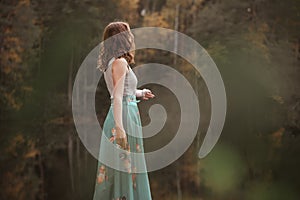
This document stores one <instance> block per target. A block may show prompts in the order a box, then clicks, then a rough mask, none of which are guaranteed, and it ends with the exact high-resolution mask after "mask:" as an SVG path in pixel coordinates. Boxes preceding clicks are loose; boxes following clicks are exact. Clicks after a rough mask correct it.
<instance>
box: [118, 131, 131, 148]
mask: <svg viewBox="0 0 300 200" xmlns="http://www.w3.org/2000/svg"><path fill="white" fill-rule="evenodd" d="M116 143H117V144H118V145H119V146H120V147H121V148H122V149H125V150H127V149H128V147H129V146H128V142H127V136H126V133H125V131H124V130H123V129H121V128H119V127H116Z"/></svg>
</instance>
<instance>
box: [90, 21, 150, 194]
mask: <svg viewBox="0 0 300 200" xmlns="http://www.w3.org/2000/svg"><path fill="white" fill-rule="evenodd" d="M112 36H114V37H112ZM102 40H103V42H104V41H105V42H104V43H103V46H102V48H100V55H99V60H98V68H99V69H100V70H101V71H103V73H104V79H105V82H106V86H107V89H108V91H109V93H110V100H111V105H110V108H109V111H108V113H107V116H106V118H105V121H104V124H103V131H102V136H101V144H100V150H99V158H100V157H101V159H99V161H98V165H97V174H96V179H95V191H94V197H93V200H149V199H152V198H151V191H150V184H149V179H148V174H147V172H146V171H145V172H143V173H137V167H140V166H138V165H145V160H144V156H142V158H143V159H141V157H138V158H137V157H134V156H132V155H131V154H132V153H139V154H140V155H143V154H144V145H143V140H142V139H143V138H142V128H141V119H140V116H139V109H138V106H137V103H138V102H139V101H140V100H137V98H140V99H142V100H148V99H150V98H153V97H154V94H152V92H151V91H150V90H149V89H142V90H141V89H137V81H138V80H137V77H136V76H135V73H134V72H133V70H132V69H131V67H130V65H129V64H132V63H134V48H135V44H134V36H133V34H132V33H131V31H130V26H129V24H128V23H126V22H122V21H117V22H111V23H109V24H108V25H107V26H106V27H105V29H104V32H103V36H102ZM106 41H107V42H106ZM108 143H109V145H110V144H113V145H115V148H116V149H117V148H119V149H122V150H123V151H124V150H125V151H126V152H127V153H125V154H122V153H119V152H118V151H116V152H118V153H113V154H111V150H109V148H107V147H108ZM137 159H140V160H137ZM102 160H108V161H112V160H113V161H114V162H112V163H114V166H115V167H112V166H109V165H107V164H106V163H105V162H101V161H102ZM116 163H117V165H119V166H116ZM118 167H120V168H122V169H125V171H124V170H119V169H118Z"/></svg>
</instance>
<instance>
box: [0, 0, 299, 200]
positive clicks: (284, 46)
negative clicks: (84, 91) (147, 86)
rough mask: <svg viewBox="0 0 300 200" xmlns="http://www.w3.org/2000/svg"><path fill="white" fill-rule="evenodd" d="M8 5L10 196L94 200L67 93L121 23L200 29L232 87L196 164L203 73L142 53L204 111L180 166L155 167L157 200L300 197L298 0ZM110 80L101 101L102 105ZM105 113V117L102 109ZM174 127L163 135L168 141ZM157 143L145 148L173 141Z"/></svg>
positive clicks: (5, 105) (3, 93)
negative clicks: (175, 73)
mask: <svg viewBox="0 0 300 200" xmlns="http://www.w3.org/2000/svg"><path fill="white" fill-rule="evenodd" d="M0 8H1V19H0V20H1V24H0V27H1V33H0V44H1V48H0V52H1V59H0V78H1V79H0V81H1V85H0V112H1V117H0V119H1V124H0V131H1V135H0V142H1V147H0V149H1V151H2V152H3V154H2V155H1V157H0V158H1V166H0V169H1V170H0V175H1V183H0V185H1V189H0V191H1V195H0V198H1V199H88V198H91V196H92V192H93V186H94V185H93V184H94V182H93V180H94V178H93V176H94V171H95V170H93V167H96V165H95V166H93V165H94V164H95V159H93V158H91V157H90V156H89V154H88V153H87V151H86V150H85V148H84V147H83V146H82V145H81V143H80V140H79V139H78V137H77V135H76V131H75V129H74V125H73V122H72V114H71V108H70V101H71V98H70V94H71V92H72V91H71V90H72V83H73V81H74V78H75V75H76V72H77V69H78V67H79V66H80V64H81V62H82V60H83V59H84V57H85V56H86V54H87V53H88V52H89V51H90V50H91V49H92V48H93V47H94V46H96V45H97V44H98V43H99V42H100V39H101V37H102V35H101V34H102V31H103V29H104V27H105V26H106V25H107V24H108V23H109V22H111V21H114V20H118V19H119V20H127V21H128V22H129V24H130V25H131V27H132V28H135V27H141V26H159V27H164V28H171V29H177V30H178V31H180V32H183V33H185V34H187V35H189V36H191V37H192V38H193V39H195V40H197V41H198V42H199V43H200V44H201V45H202V46H203V47H205V49H206V50H207V51H208V52H209V54H210V55H211V56H212V58H213V59H214V61H215V62H216V64H217V66H218V68H219V70H220V72H221V74H222V77H223V80H224V83H225V87H226V92H227V98H228V113H227V118H226V124H225V127H224V130H223V133H222V136H221V138H220V141H219V143H218V144H217V146H216V148H215V149H214V150H213V151H212V152H211V154H210V155H209V156H208V157H207V158H205V159H203V160H199V159H198V158H197V152H198V150H199V146H200V145H201V139H202V138H203V134H205V132H206V128H207V126H208V123H209V116H210V114H209V113H210V101H209V94H208V91H207V88H206V86H205V83H204V82H203V80H202V78H201V74H198V73H196V72H195V70H193V67H192V66H191V65H190V64H189V63H187V62H186V61H184V60H183V59H181V58H178V60H177V62H174V56H172V55H171V54H170V53H168V52H162V51H159V50H141V51H139V52H137V61H138V62H137V63H143V62H149V61H151V62H155V61H157V62H159V63H164V64H167V65H170V66H173V67H174V68H176V69H177V70H179V71H180V72H181V73H182V74H183V75H184V76H185V77H186V78H187V79H188V80H189V81H190V83H191V84H192V86H193V87H194V89H195V90H196V92H197V93H198V94H199V101H200V106H201V124H200V128H199V133H198V136H197V139H195V142H194V144H193V145H192V146H191V147H190V148H189V150H188V151H187V152H186V153H185V154H184V155H183V156H182V157H181V158H180V159H179V160H178V161H176V162H175V163H174V164H172V165H170V166H168V167H167V168H165V169H162V170H160V171H157V172H152V173H150V182H151V187H152V189H153V197H154V198H155V199H175V198H177V199H178V195H179V196H181V195H182V199H189V198H190V199H199V198H201V199H222V200H224V199H247V200H252V199H264V200H265V199H267V200H268V199H272V200H273V199H283V198H284V199H297V196H299V194H298V192H297V191H296V189H297V187H299V185H300V181H299V180H300V177H299V173H298V168H299V161H298V160H297V159H296V158H297V156H298V153H299V150H300V148H299V145H298V144H299V137H298V136H299V127H300V124H299V109H300V104H299V99H300V98H299V92H298V91H299V85H300V84H299V78H298V77H299V59H300V56H299V51H300V38H299V31H300V28H299V9H300V3H299V1H296V0H287V1H280V0H275V1H270V0H253V1H252V0H251V1H250V0H230V1H221V0H187V1H177V0H162V1H160V0H134V1H127V0H124V1H117V0H113V1H104V0H99V1H96V0H84V1H79V0H74V1H59V0H53V1H41V0H31V1H30V0H13V1H1V2H0ZM176 8H177V10H176ZM176 21H177V22H178V24H177V25H176ZM178 48H180V44H178ZM101 81H102V82H101V83H100V84H99V92H98V94H97V99H98V100H99V101H101V103H102V102H103V106H104V107H105V106H108V102H107V98H106V97H107V92H106V89H105V85H104V84H103V80H101ZM153 88H154V90H155V89H156V90H157V93H159V90H161V88H158V87H156V86H153ZM162 93H163V92H162ZM171 95H172V94H170V97H172V96H171ZM105 102H106V103H105ZM147 106H149V105H145V104H144V105H141V107H142V109H143V110H146V108H147ZM171 107H172V106H171ZM174 112H175V111H174ZM98 115H99V119H100V122H101V123H102V122H103V119H104V117H105V113H98ZM143 119H144V120H145V121H146V120H147V115H145V116H143ZM172 131H173V129H171V128H170V129H169V131H166V132H164V133H162V134H161V135H163V136H162V137H163V140H161V139H162V138H157V139H158V141H167V140H170V139H171V138H172V136H173V135H172V134H174V133H173V132H172ZM157 139H154V141H152V142H151V141H149V142H148V144H149V145H153V144H154V145H155V147H157V146H159V145H164V144H160V143H159V144H157ZM162 175H163V176H162ZM175 177H176V178H175ZM178 190H180V192H178ZM28 191H30V193H28ZM179 199H180V198H179Z"/></svg>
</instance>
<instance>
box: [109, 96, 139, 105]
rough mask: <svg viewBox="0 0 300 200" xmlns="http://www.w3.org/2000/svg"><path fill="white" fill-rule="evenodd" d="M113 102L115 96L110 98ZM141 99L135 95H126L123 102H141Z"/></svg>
mask: <svg viewBox="0 0 300 200" xmlns="http://www.w3.org/2000/svg"><path fill="white" fill-rule="evenodd" d="M110 101H111V104H113V98H110ZM140 101H141V100H137V99H136V96H135V95H124V96H123V103H139V102H140Z"/></svg>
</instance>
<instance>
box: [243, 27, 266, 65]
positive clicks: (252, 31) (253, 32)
mask: <svg viewBox="0 0 300 200" xmlns="http://www.w3.org/2000/svg"><path fill="white" fill-rule="evenodd" d="M248 30H249V32H248V33H247V34H246V35H245V38H246V40H248V41H250V42H251V43H252V44H253V45H254V46H255V47H256V48H258V49H259V50H260V51H261V52H262V53H263V56H264V57H265V59H266V60H268V61H270V51H269V48H268V47H267V37H266V33H268V32H269V31H270V28H269V25H268V24H267V23H261V24H258V25H257V26H254V25H252V26H250V27H249V28H248Z"/></svg>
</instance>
